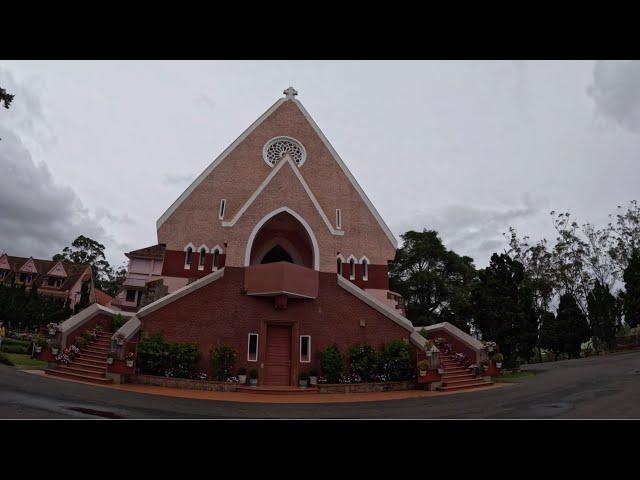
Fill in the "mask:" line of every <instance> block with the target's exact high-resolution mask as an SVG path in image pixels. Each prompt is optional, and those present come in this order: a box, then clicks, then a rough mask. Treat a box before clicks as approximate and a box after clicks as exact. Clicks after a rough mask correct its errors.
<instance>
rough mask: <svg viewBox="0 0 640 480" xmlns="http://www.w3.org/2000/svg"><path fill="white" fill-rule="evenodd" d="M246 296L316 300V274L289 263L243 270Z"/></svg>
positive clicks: (276, 263)
mask: <svg viewBox="0 0 640 480" xmlns="http://www.w3.org/2000/svg"><path fill="white" fill-rule="evenodd" d="M244 289H245V291H246V293H247V295H256V296H265V297H270V296H280V295H284V296H287V297H289V298H316V297H317V296H318V272H317V271H316V270H313V269H311V268H307V267H302V266H300V265H295V264H293V263H289V262H275V263H265V264H262V265H254V266H251V267H247V268H245V272H244Z"/></svg>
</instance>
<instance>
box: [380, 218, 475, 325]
mask: <svg viewBox="0 0 640 480" xmlns="http://www.w3.org/2000/svg"><path fill="white" fill-rule="evenodd" d="M402 240H403V246H402V248H400V249H399V250H398V251H397V252H396V258H395V262H394V263H393V264H392V265H391V268H390V285H391V289H392V290H394V291H396V292H398V293H400V294H401V295H402V296H403V297H404V299H405V301H406V312H407V317H408V318H409V320H411V321H412V322H413V324H414V325H432V324H434V323H439V322H443V321H447V322H449V323H452V324H454V325H456V326H457V327H459V328H461V329H462V330H465V331H466V332H469V330H470V328H469V322H470V320H471V318H472V312H471V304H470V296H471V285H472V282H473V279H474V278H475V276H476V271H475V267H474V266H473V259H471V258H469V257H461V256H460V255H458V254H457V253H455V252H453V251H451V250H447V249H446V248H445V246H444V245H443V244H442V240H441V239H440V238H439V236H438V233H437V232H435V231H433V230H424V231H422V232H415V231H409V232H406V233H405V234H404V235H402Z"/></svg>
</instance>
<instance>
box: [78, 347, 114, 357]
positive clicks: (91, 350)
mask: <svg viewBox="0 0 640 480" xmlns="http://www.w3.org/2000/svg"><path fill="white" fill-rule="evenodd" d="M82 351H83V352H87V353H95V354H98V355H103V354H104V355H106V354H107V353H109V349H108V348H100V347H84V348H83V349H82Z"/></svg>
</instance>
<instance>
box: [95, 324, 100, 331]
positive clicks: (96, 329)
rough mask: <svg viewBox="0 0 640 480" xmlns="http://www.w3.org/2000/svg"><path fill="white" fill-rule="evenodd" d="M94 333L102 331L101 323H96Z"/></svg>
mask: <svg viewBox="0 0 640 480" xmlns="http://www.w3.org/2000/svg"><path fill="white" fill-rule="evenodd" d="M95 331H96V333H102V325H100V324H98V325H96V328H95Z"/></svg>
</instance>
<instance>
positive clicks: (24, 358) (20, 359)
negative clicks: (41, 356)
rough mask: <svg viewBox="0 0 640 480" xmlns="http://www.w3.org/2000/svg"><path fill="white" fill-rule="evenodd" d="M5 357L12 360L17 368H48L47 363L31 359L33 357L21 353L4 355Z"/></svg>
mask: <svg viewBox="0 0 640 480" xmlns="http://www.w3.org/2000/svg"><path fill="white" fill-rule="evenodd" d="M3 355H4V356H5V357H7V358H8V359H9V360H11V361H12V362H13V364H14V365H15V366H16V367H17V368H24V369H29V370H34V369H44V368H47V362H43V361H41V360H36V359H35V358H31V355H23V354H20V353H3Z"/></svg>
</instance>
